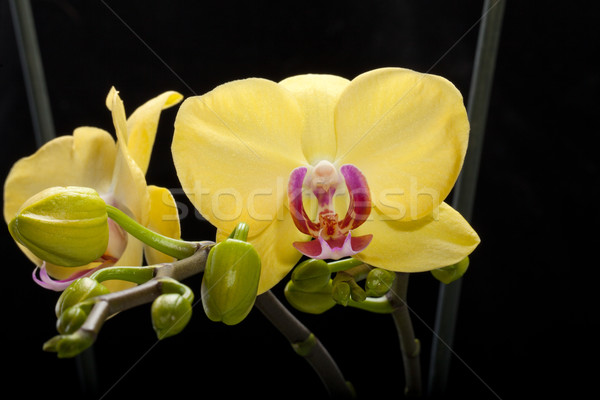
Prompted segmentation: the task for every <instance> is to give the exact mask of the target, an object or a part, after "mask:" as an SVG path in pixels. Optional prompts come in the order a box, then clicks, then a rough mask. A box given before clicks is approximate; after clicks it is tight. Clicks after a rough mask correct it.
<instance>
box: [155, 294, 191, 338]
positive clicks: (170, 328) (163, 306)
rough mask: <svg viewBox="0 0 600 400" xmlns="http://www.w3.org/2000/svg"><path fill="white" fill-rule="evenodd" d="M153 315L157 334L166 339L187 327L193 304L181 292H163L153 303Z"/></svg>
mask: <svg viewBox="0 0 600 400" xmlns="http://www.w3.org/2000/svg"><path fill="white" fill-rule="evenodd" d="M151 315H152V327H153V328H154V332H156V336H157V337H158V338H159V339H164V338H167V337H169V336H173V335H176V334H178V333H179V332H181V331H182V330H183V328H185V327H186V325H187V324H188V322H190V318H191V317H192V305H191V304H190V302H189V301H188V300H187V299H186V298H184V297H183V296H182V295H180V294H177V293H167V294H161V295H160V296H158V297H157V298H156V299H155V300H154V302H153V303H152V308H151Z"/></svg>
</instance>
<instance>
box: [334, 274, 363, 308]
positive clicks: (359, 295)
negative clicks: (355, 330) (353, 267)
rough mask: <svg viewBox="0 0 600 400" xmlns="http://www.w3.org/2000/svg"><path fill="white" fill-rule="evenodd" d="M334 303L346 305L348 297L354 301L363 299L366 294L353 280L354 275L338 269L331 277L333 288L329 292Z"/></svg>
mask: <svg viewBox="0 0 600 400" xmlns="http://www.w3.org/2000/svg"><path fill="white" fill-rule="evenodd" d="M331 295H332V297H333V299H334V300H335V301H336V303H338V304H340V305H343V306H347V305H348V302H349V301H350V298H352V300H354V301H358V302H361V301H365V299H366V298H367V294H366V293H365V291H364V289H363V288H361V287H360V286H359V285H358V283H356V281H355V280H354V276H352V275H350V274H348V273H346V272H344V271H340V272H338V273H337V274H336V275H335V278H333V290H332V293H331Z"/></svg>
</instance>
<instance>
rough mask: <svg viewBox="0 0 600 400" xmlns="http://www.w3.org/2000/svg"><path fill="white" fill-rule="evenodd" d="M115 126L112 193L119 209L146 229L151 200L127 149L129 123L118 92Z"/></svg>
mask: <svg viewBox="0 0 600 400" xmlns="http://www.w3.org/2000/svg"><path fill="white" fill-rule="evenodd" d="M111 93H112V94H113V100H112V105H111V111H112V117H113V124H114V126H115V131H116V134H117V146H118V153H117V158H116V161H115V167H114V173H113V181H112V190H111V192H112V193H113V195H114V198H115V200H116V201H117V207H118V208H119V209H121V210H122V211H124V212H126V213H128V214H130V216H131V217H132V218H134V219H135V220H136V221H138V222H139V223H141V224H142V225H144V226H146V225H147V223H148V214H149V209H150V196H149V194H148V187H147V186H146V178H145V176H144V173H143V172H142V170H141V169H140V168H139V167H138V166H137V164H136V163H135V161H134V160H133V158H132V157H131V156H130V154H129V150H128V149H127V144H126V143H127V141H126V135H127V122H126V119H125V108H124V106H123V101H121V99H120V98H119V94H118V92H116V91H111Z"/></svg>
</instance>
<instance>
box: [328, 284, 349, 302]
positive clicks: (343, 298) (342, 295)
mask: <svg viewBox="0 0 600 400" xmlns="http://www.w3.org/2000/svg"><path fill="white" fill-rule="evenodd" d="M350 295H351V290H350V285H349V284H348V282H345V281H341V282H335V283H334V284H333V288H332V291H331V297H332V298H333V300H334V301H335V302H336V303H338V304H340V305H342V306H344V307H345V306H347V305H348V302H349V301H350Z"/></svg>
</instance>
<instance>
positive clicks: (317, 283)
mask: <svg viewBox="0 0 600 400" xmlns="http://www.w3.org/2000/svg"><path fill="white" fill-rule="evenodd" d="M330 279H331V272H330V271H329V267H328V266H327V263H326V262H325V261H324V260H316V259H313V258H311V259H308V260H306V261H303V262H301V263H300V264H299V265H298V266H297V267H296V268H294V271H293V272H292V282H294V286H295V287H296V288H297V289H300V290H303V291H305V292H312V291H317V290H319V289H321V288H322V287H323V286H325V285H327V284H328V283H329V280H330Z"/></svg>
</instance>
